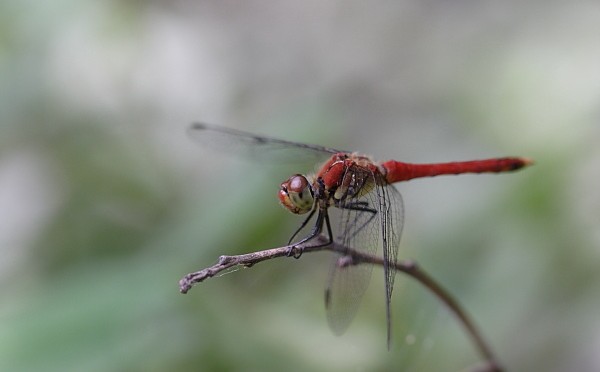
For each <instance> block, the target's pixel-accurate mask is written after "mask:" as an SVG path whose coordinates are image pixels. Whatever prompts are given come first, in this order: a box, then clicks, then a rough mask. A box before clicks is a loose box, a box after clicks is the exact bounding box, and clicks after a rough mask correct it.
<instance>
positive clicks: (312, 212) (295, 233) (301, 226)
mask: <svg viewBox="0 0 600 372" xmlns="http://www.w3.org/2000/svg"><path fill="white" fill-rule="evenodd" d="M316 211H317V209H316V208H315V209H313V210H312V211H311V212H310V214H309V215H308V217H306V219H304V222H302V225H300V227H299V228H298V229H297V230H296V231H295V232H294V234H293V235H292V236H291V237H290V240H288V245H290V244H292V240H294V238H295V237H296V235H298V233H299V232H300V231H302V229H303V228H304V227H305V226H306V225H308V222H309V221H310V220H311V219H312V218H313V216H314V215H315V212H316Z"/></svg>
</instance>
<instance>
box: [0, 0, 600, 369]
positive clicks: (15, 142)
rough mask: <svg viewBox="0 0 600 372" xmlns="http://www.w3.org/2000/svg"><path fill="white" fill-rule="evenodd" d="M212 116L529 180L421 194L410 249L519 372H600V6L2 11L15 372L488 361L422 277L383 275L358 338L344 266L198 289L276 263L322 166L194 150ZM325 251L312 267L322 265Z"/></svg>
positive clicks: (406, 239)
mask: <svg viewBox="0 0 600 372" xmlns="http://www.w3.org/2000/svg"><path fill="white" fill-rule="evenodd" d="M196 120H201V121H206V122H209V123H213V124H219V125H227V126H230V127H236V128H242V129H245V130H250V131H253V132H257V133H262V134H268V135H271V136H277V137H283V138H287V139H291V140H298V141H305V142H312V143H318V144H323V145H328V146H332V147H340V148H344V149H351V150H358V151H362V152H365V153H368V154H372V155H374V156H376V157H377V158H379V159H382V160H384V159H387V158H396V159H398V160H404V161H414V162H429V161H450V160H468V159H472V158H482V157H492V156H504V155H520V156H528V157H532V158H534V159H535V160H536V165H535V166H534V167H532V168H530V169H527V170H525V171H522V172H519V173H515V174H507V175H483V176H460V177H445V178H437V179H428V180H415V181H412V182H409V183H406V184H402V185H399V186H398V187H399V189H400V190H401V191H402V193H403V196H404V200H405V206H406V223H405V229H404V236H403V241H402V246H401V252H400V255H401V257H402V258H414V259H416V260H418V261H419V262H420V263H421V264H422V265H423V266H424V267H425V268H426V269H427V270H428V271H429V272H430V273H431V274H432V275H433V276H434V277H435V278H437V279H438V280H440V281H441V282H442V283H443V284H444V285H445V286H446V287H447V288H448V289H449V290H450V291H451V292H452V293H453V294H454V295H455V296H456V297H457V298H458V299H459V300H460V301H461V303H462V304H463V305H464V306H465V307H466V308H467V309H468V311H469V312H470V313H471V314H472V315H473V316H474V318H475V320H476V322H477V324H478V325H479V326H480V328H481V329H482V330H483V332H484V334H485V336H486V337H487V339H488V340H489V341H490V342H491V344H492V346H493V348H494V350H495V351H496V353H497V354H498V356H499V358H500V360H501V361H502V362H503V363H504V364H505V365H506V366H507V367H508V369H509V370H511V371H597V370H600V357H599V354H598V350H600V320H599V319H600V318H599V316H598V314H599V313H600V194H599V192H598V190H599V189H600V146H598V144H599V142H600V3H599V2H597V1H569V2H546V1H529V2H520V1H483V2H480V1H452V2H450V1H398V2H359V1H281V2H269V1H252V2H247V1H243V2H242V1H237V2H236V1H214V2H193V1H152V2H138V1H104V2H94V1H74V0H57V1H52V2H33V1H16V0H5V1H3V2H2V3H0V254H1V257H2V258H1V259H0V298H1V300H0V370H3V371H42V370H43V371H83V370H85V371H177V370H212V371H230V370H244V371H265V370H273V371H277V370H286V371H306V370H327V371H371V370H390V369H394V370H406V371H440V370H444V371H458V370H463V369H465V368H468V367H469V366H470V365H472V364H473V363H475V362H477V360H478V356H477V354H476V353H475V351H474V349H473V346H472V344H471V343H470V342H469V340H468V339H467V338H466V336H465V334H464V332H463V331H462V330H461V329H460V328H459V327H458V326H457V325H456V322H455V321H454V319H453V318H452V317H451V316H450V315H449V314H448V313H447V311H445V309H443V307H441V306H440V305H439V303H438V302H437V301H435V300H434V299H433V298H432V297H431V296H430V295H429V294H428V293H426V292H425V291H424V290H423V289H422V288H421V287H420V286H418V285H416V284H414V283H412V282H411V281H410V280H407V279H406V278H405V277H402V276H400V277H398V278H397V281H396V283H397V285H396V290H395V296H394V344H393V346H392V349H391V351H389V352H388V351H387V350H386V345H385V320H384V316H385V312H384V306H383V292H382V280H381V277H382V274H381V271H380V270H379V269H377V268H376V269H375V270H374V276H373V279H372V281H371V287H370V290H369V291H368V293H367V294H366V296H365V300H364V303H363V306H362V307H361V309H360V311H359V313H358V315H357V317H356V319H355V322H354V323H353V324H352V325H351V327H350V329H349V330H348V332H347V333H346V334H345V335H344V336H342V337H335V336H333V335H332V334H331V332H330V331H329V329H328V328H327V323H326V320H325V313H324V309H323V304H322V290H323V283H324V281H325V278H326V275H327V265H328V264H327V261H328V257H327V254H325V253H322V254H315V255H306V256H304V257H302V259H300V260H297V261H296V260H293V259H287V260H285V259H279V260H275V261H272V262H269V263H264V264H260V265H258V266H256V267H254V268H252V269H248V270H240V271H237V272H234V273H232V274H230V275H226V276H223V277H219V278H214V279H211V280H210V281H208V282H205V283H203V284H202V285H200V286H198V287H196V288H194V289H193V290H192V291H191V292H190V293H189V294H188V295H185V296H184V295H181V294H179V293H178V288H177V281H178V280H179V278H180V277H181V276H182V275H183V274H185V273H186V272H189V271H193V270H196V269H199V268H202V267H205V266H209V265H211V264H212V263H213V262H215V260H216V259H217V257H218V256H219V255H221V254H236V253H244V252H249V251H252V250H258V249H263V248H269V247H275V246H279V245H282V244H283V243H285V242H286V241H287V238H288V237H289V234H290V233H291V232H292V231H293V230H294V226H297V223H299V220H300V218H298V217H294V216H291V215H288V214H287V213H286V212H285V211H284V210H283V209H282V208H280V207H279V206H278V205H277V202H276V198H275V195H276V191H277V187H278V185H279V183H280V182H281V181H282V180H283V179H284V178H285V177H286V176H288V175H289V174H291V173H296V172H303V171H306V170H307V169H296V168H295V167H293V166H288V165H286V164H282V165H280V166H279V165H277V166H276V165H271V164H268V163H264V162H260V161H259V162H257V161H252V160H249V161H243V160H242V161H239V160H238V159H236V157H235V156H233V157H228V156H226V155H225V156H224V155H223V153H219V152H215V151H213V150H211V149H206V148H202V147H201V146H199V145H198V144H197V143H194V141H193V140H191V139H190V137H189V136H187V135H186V132H185V130H186V127H187V126H188V125H189V123H191V122H193V121H196ZM309 256H310V257H309Z"/></svg>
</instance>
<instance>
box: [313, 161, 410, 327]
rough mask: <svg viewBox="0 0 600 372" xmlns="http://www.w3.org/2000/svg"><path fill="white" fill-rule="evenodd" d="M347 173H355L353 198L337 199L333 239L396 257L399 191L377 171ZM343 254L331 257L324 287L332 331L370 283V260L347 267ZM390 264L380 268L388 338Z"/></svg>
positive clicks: (350, 316)
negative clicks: (362, 190) (328, 274)
mask: <svg viewBox="0 0 600 372" xmlns="http://www.w3.org/2000/svg"><path fill="white" fill-rule="evenodd" d="M346 177H354V178H353V179H354V180H355V183H357V184H358V186H356V187H359V188H360V187H362V188H363V189H364V191H365V192H361V190H360V189H358V190H355V194H356V196H355V197H353V198H349V199H347V200H342V201H341V202H340V204H339V208H336V209H337V214H338V217H337V218H338V229H337V231H336V233H337V235H334V238H335V239H336V242H338V243H340V244H342V245H343V246H346V247H349V248H352V249H354V250H357V251H361V252H364V253H368V254H371V255H373V254H376V253H377V250H378V247H380V246H381V247H382V253H383V256H384V258H385V259H386V262H390V263H395V262H396V260H397V254H398V248H399V244H400V235H401V232H402V225H403V204H402V197H401V196H400V193H399V192H398V191H397V190H396V189H395V188H394V187H393V186H391V185H388V184H387V183H386V182H385V180H383V178H382V177H381V175H380V174H379V173H375V174H374V173H371V172H370V171H368V170H365V169H364V168H353V169H351V170H350V172H349V173H348V174H347V175H346ZM347 261H348V259H347V258H345V257H344V255H343V254H338V253H336V254H335V255H334V258H333V261H332V264H331V271H330V276H329V280H328V284H327V288H326V290H325V306H326V309H327V319H328V322H329V325H330V327H331V329H332V330H333V332H334V333H335V334H338V335H340V334H342V333H344V332H345V330H346V329H347V328H348V326H349V325H350V323H351V322H352V319H353V318H354V316H355V315H356V312H357V310H358V307H359V305H360V303H361V299H362V297H363V295H364V293H365V291H366V289H367V287H368V285H369V281H370V277H371V272H372V269H373V266H372V265H371V264H358V265H347ZM395 272H396V270H395V267H394V266H393V265H392V264H388V265H385V266H384V278H385V286H386V309H387V314H388V321H387V327H388V337H389V332H390V327H391V323H390V321H389V319H390V318H389V315H390V314H389V308H390V300H391V293H392V288H393V285H394V278H395Z"/></svg>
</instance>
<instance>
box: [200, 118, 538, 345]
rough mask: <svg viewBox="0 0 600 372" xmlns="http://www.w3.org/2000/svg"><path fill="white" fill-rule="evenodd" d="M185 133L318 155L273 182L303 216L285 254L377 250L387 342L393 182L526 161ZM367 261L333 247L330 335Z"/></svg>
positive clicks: (344, 319) (259, 150) (397, 221)
mask: <svg viewBox="0 0 600 372" xmlns="http://www.w3.org/2000/svg"><path fill="white" fill-rule="evenodd" d="M189 134H190V135H191V137H192V138H194V139H196V140H198V141H200V142H202V143H203V144H207V145H209V146H213V147H215V146H216V147H222V148H223V150H227V151H229V150H231V149H232V148H236V149H238V150H239V149H240V148H241V149H243V150H244V151H249V152H254V153H256V154H261V156H262V155H264V154H265V153H273V154H274V155H277V158H278V159H280V157H279V155H280V154H281V153H282V151H291V152H292V153H294V155H295V156H297V155H298V154H302V155H305V156H307V157H315V156H316V157H317V158H322V163H321V165H320V166H319V167H318V168H316V169H317V171H316V172H314V173H313V174H310V175H302V174H299V173H296V174H294V175H292V176H291V177H289V178H288V179H287V180H285V181H284V182H282V183H281V185H280V187H279V192H278V199H279V202H280V204H281V205H282V206H283V207H284V208H285V209H287V210H288V211H289V212H291V213H293V214H297V215H306V217H305V219H304V221H303V222H302V223H301V224H300V226H299V228H298V229H297V230H296V231H295V232H294V233H293V234H292V235H291V238H290V240H289V241H288V246H289V247H290V248H289V254H288V256H293V257H295V258H299V257H300V255H301V254H302V250H303V249H305V248H306V247H308V246H310V247H317V246H328V245H331V244H333V243H334V242H335V243H336V244H338V245H339V246H341V247H347V248H349V249H352V250H355V251H357V252H362V253H365V254H368V255H374V254H376V253H377V251H378V249H381V252H382V255H383V263H384V264H383V276H384V283H385V309H386V330H387V344H388V348H389V347H390V343H391V335H392V320H391V319H392V314H391V300H392V291H393V288H394V280H395V277H396V263H397V262H398V251H399V247H400V236H401V233H402V228H403V225H404V205H403V201H402V197H401V195H400V193H399V191H398V190H397V189H396V188H395V187H394V184H395V183H397V182H402V181H408V180H411V179H415V178H422V177H433V176H439V175H457V174H464V173H502V172H510V171H515V170H518V169H521V168H523V167H525V166H527V165H530V164H532V161H531V160H530V159H528V158H524V157H502V158H490V159H484V160H472V161H458V162H443V163H426V164H415V163H406V162H400V161H396V160H388V161H384V162H377V161H374V160H373V159H372V158H371V157H369V156H366V155H362V154H359V153H357V152H349V151H342V150H337V149H334V148H329V147H325V146H319V145H313V144H306V143H300V142H293V141H287V140H283V139H277V138H271V137H266V136H261V135H255V134H252V133H248V132H245V131H241V130H237V129H231V128H226V127H220V126H213V125H208V124H204V123H194V124H192V125H191V126H190V128H189ZM334 212H335V213H334ZM333 214H335V221H337V224H336V225H335V229H333V228H332V223H331V221H332V220H333V218H332V217H331V216H332V215H333ZM311 221H313V224H312V227H311V228H310V230H309V232H308V233H307V234H306V236H304V237H302V238H300V239H298V240H296V241H294V239H295V238H296V237H297V236H298V235H299V234H300V233H301V232H302V231H305V230H306V229H307V228H308V226H309V225H310V223H311ZM320 236H325V237H326V239H325V242H323V239H316V238H317V237H320ZM313 241H314V244H313V245H311V242H313ZM372 267H373V265H367V264H360V262H358V260H356V259H354V258H353V257H352V256H351V255H350V254H348V252H343V251H342V252H337V251H336V252H335V253H334V257H333V258H332V261H331V265H330V273H329V277H328V279H327V283H326V288H325V296H324V297H325V309H326V314H327V320H328V324H329V326H330V328H331V330H332V331H333V333H334V334H336V335H341V334H343V333H344V332H345V331H346V329H347V328H348V326H349V325H350V323H351V322H352V320H353V318H354V316H355V315H356V312H357V310H358V307H359V304H360V302H361V299H362V297H363V295H364V293H365V291H366V289H367V287H368V284H369V281H370V278H371V276H372Z"/></svg>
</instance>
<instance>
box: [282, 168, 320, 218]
mask: <svg viewBox="0 0 600 372" xmlns="http://www.w3.org/2000/svg"><path fill="white" fill-rule="evenodd" d="M279 201H280V202H281V205H283V206H284V207H286V208H287V209H288V210H289V211H290V212H292V213H294V214H304V213H307V212H310V211H311V209H312V208H313V204H314V201H315V198H314V195H313V189H312V186H311V185H310V182H308V179H306V177H304V176H303V175H301V174H295V175H293V176H291V177H290V178H289V179H288V180H287V181H285V182H283V183H282V184H281V187H280V188H279Z"/></svg>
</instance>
